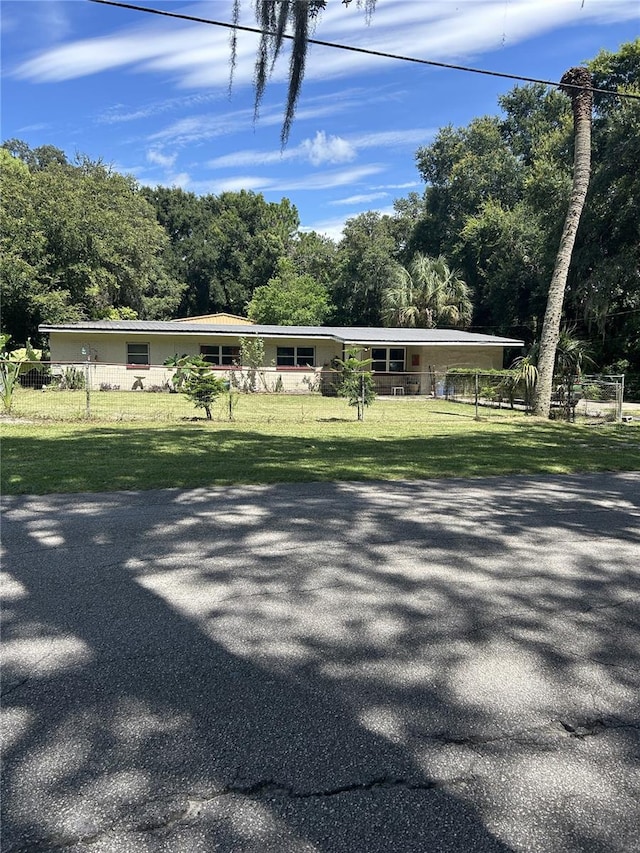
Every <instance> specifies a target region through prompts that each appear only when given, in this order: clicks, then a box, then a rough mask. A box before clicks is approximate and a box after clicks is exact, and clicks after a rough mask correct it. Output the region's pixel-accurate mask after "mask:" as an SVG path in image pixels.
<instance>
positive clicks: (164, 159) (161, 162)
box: [147, 148, 178, 169]
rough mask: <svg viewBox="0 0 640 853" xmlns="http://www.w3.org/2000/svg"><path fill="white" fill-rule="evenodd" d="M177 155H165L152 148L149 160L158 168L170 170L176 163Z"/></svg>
mask: <svg viewBox="0 0 640 853" xmlns="http://www.w3.org/2000/svg"><path fill="white" fill-rule="evenodd" d="M177 156H178V155H177V154H163V153H162V152H161V151H158V150H157V149H154V148H152V149H151V150H149V151H147V160H148V161H149V162H150V163H154V164H155V165H156V166H162V167H163V168H165V169H170V168H171V167H172V166H173V164H174V163H175V162H176V157H177Z"/></svg>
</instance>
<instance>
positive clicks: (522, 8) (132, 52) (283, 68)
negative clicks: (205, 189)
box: [15, 0, 638, 90]
mask: <svg viewBox="0 0 640 853" xmlns="http://www.w3.org/2000/svg"><path fill="white" fill-rule="evenodd" d="M251 6H252V4H250V3H245V4H242V10H243V15H244V16H245V17H244V18H243V22H245V23H249V24H253V23H255V22H254V20H253V17H252V15H251ZM192 11H193V13H194V14H197V13H198V11H202V12H203V14H204V16H205V17H206V13H207V12H209V13H210V12H211V6H210V5H204V6H202V7H199V6H197V5H196V6H194V7H193V8H192ZM637 16H638V4H637V0H587V2H584V3H583V2H581V0H553V2H551V0H548V2H545V3H541V2H540V0H510V2H509V3H508V4H505V2H497V0H459V2H457V3H451V2H444V0H430V2H429V3H419V2H416V0H394V2H393V3H388V4H386V5H385V4H383V3H379V4H378V8H377V9H376V12H375V14H374V16H373V18H372V22H371V26H370V27H366V26H363V20H362V15H361V14H350V13H349V11H348V10H345V9H344V8H343V7H342V4H336V5H334V6H333V7H331V6H330V7H329V9H327V12H326V14H325V15H323V18H322V20H321V22H320V24H319V26H318V32H317V35H318V37H319V38H322V39H324V40H327V41H331V40H336V41H342V42H348V43H350V44H353V45H357V46H371V47H372V48H373V49H376V50H380V51H387V52H390V53H396V54H407V53H411V54H414V55H417V56H419V57H424V58H426V59H435V60H446V59H456V58H460V57H468V56H471V55H474V54H475V55H478V54H480V53H482V52H483V51H486V50H491V49H496V48H499V47H502V46H504V45H505V44H507V45H510V46H511V45H515V44H517V43H519V42H521V41H523V40H524V39H528V38H532V37H534V36H540V35H542V34H544V33H546V32H549V31H550V30H551V29H553V28H554V27H559V26H565V25H580V24H590V25H593V24H597V23H600V22H603V23H607V24H611V23H613V22H616V21H619V22H623V21H637ZM117 20H118V21H122V20H123V18H122V17H119V18H118V19H117ZM407 33H410V34H411V38H410V40H409V41H408V40H407ZM256 43H257V37H256V36H254V35H252V34H248V33H241V34H240V36H239V38H238V58H237V60H238V61H237V65H236V70H235V85H236V86H248V85H251V84H252V81H253V63H254V57H255V50H256ZM287 59H288V56H287V54H286V52H285V54H284V55H283V57H282V62H279V63H278V65H277V67H276V69H275V72H274V79H275V80H282V79H285V78H286V76H287V72H288V62H287ZM392 62H394V60H387V59H382V58H380V57H376V56H369V55H365V54H358V53H353V52H347V51H340V50H332V49H330V48H324V47H319V46H312V48H311V50H310V53H309V57H308V63H307V72H306V77H307V80H309V81H311V80H314V79H315V80H324V81H326V80H327V79H328V78H330V77H345V76H348V75H353V74H354V73H356V72H358V71H367V70H369V69H372V68H373V69H375V70H376V71H379V70H380V69H383V68H384V67H385V65H386V64H388V63H392ZM124 66H130V67H131V68H132V69H135V70H138V71H145V72H152V73H156V72H162V73H163V74H164V75H165V77H166V74H167V72H170V73H171V74H172V75H173V76H174V79H175V80H176V83H177V84H178V85H180V86H183V87H191V88H201V87H206V88H209V89H211V88H216V87H220V88H221V89H222V90H226V87H227V84H228V79H229V44H228V32H227V31H226V30H224V29H222V28H218V27H214V26H204V25H201V24H200V25H198V24H186V23H181V22H179V21H173V22H171V26H170V27H169V26H167V25H166V23H165V22H162V23H158V22H157V21H152V22H148V21H144V22H143V23H140V24H137V25H135V26H130V27H128V28H127V29H125V30H121V31H119V32H117V33H115V34H113V35H108V36H101V37H98V38H92V39H82V40H78V41H69V42H68V43H67V44H64V45H60V46H57V47H55V48H53V49H49V50H45V51H42V52H40V53H39V54H37V55H36V56H35V57H33V58H31V59H29V60H27V61H26V62H24V63H22V64H21V65H20V66H19V67H18V69H17V70H16V72H15V73H16V74H17V76H19V77H22V78H26V79H30V80H37V81H60V80H69V79H72V78H76V77H83V76H86V75H89V74H95V73H97V72H99V71H105V70H107V69H111V68H118V67H124Z"/></svg>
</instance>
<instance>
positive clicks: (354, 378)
mask: <svg viewBox="0 0 640 853" xmlns="http://www.w3.org/2000/svg"><path fill="white" fill-rule="evenodd" d="M345 356H346V358H344V359H341V358H338V359H336V365H337V367H338V370H339V371H340V375H339V378H338V382H337V385H336V390H337V392H338V396H339V397H346V398H347V400H348V402H349V405H350V406H357V409H358V420H359V421H363V420H364V409H365V406H370V405H371V403H373V401H374V400H375V398H376V390H375V386H374V384H373V374H372V372H371V371H370V370H368V369H367V368H368V367H370V366H371V359H370V358H364V359H361V358H358V350H357V349H355V348H353V349H348V350H347V351H346V353H345Z"/></svg>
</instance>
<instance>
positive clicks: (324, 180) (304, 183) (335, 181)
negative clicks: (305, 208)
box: [273, 163, 385, 192]
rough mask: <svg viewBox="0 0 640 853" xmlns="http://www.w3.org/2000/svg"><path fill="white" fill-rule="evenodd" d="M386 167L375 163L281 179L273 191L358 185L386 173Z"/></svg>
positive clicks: (325, 188) (324, 188)
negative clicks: (369, 178)
mask: <svg viewBox="0 0 640 853" xmlns="http://www.w3.org/2000/svg"><path fill="white" fill-rule="evenodd" d="M384 168H385V167H384V166H382V165H380V164H377V163H374V164H371V165H369V166H354V167H353V168H351V169H337V170H333V171H328V172H313V173H311V174H306V175H302V176H301V177H299V178H292V179H289V180H287V179H284V180H282V179H280V180H278V182H277V186H276V185H275V183H274V185H273V189H277V190H278V191H283V192H289V191H291V190H327V189H331V188H332V187H344V186H348V185H350V184H357V182H358V181H361V180H363V178H368V177H369V175H376V174H378V173H380V172H383V171H384Z"/></svg>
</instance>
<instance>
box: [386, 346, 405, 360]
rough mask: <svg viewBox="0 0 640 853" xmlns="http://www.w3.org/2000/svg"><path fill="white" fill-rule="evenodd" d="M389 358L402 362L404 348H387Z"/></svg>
mask: <svg viewBox="0 0 640 853" xmlns="http://www.w3.org/2000/svg"><path fill="white" fill-rule="evenodd" d="M389 359H390V360H391V361H402V362H404V349H396V348H394V347H392V348H391V349H390V350H389Z"/></svg>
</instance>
